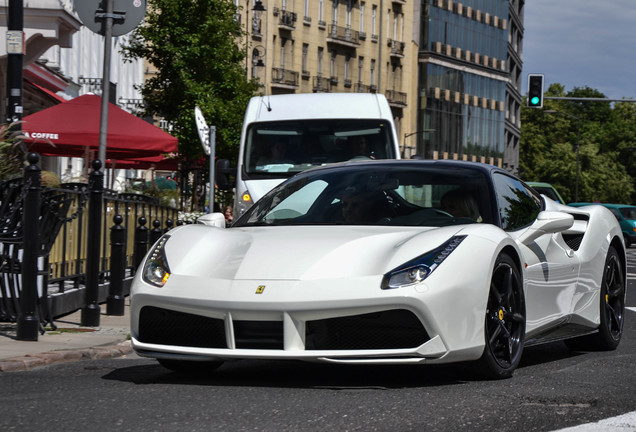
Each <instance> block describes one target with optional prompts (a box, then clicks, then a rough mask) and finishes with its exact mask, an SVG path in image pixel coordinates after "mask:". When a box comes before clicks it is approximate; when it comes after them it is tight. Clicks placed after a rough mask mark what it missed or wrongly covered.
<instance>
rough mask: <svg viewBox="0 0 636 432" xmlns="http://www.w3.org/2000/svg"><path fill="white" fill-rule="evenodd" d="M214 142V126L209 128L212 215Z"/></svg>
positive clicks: (211, 210) (212, 210) (211, 207)
mask: <svg viewBox="0 0 636 432" xmlns="http://www.w3.org/2000/svg"><path fill="white" fill-rule="evenodd" d="M215 141H216V126H210V211H209V213H214V190H215V189H216V188H215V186H216V181H215V177H214V151H215V148H214V146H215Z"/></svg>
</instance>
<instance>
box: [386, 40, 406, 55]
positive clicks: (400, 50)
mask: <svg viewBox="0 0 636 432" xmlns="http://www.w3.org/2000/svg"><path fill="white" fill-rule="evenodd" d="M405 46H406V44H405V43H404V42H400V41H396V40H389V47H390V48H391V53H390V56H391V57H393V58H403V57H404V47H405Z"/></svg>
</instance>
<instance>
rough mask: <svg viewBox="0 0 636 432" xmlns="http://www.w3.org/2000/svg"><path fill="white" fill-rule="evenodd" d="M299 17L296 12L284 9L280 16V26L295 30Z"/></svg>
mask: <svg viewBox="0 0 636 432" xmlns="http://www.w3.org/2000/svg"><path fill="white" fill-rule="evenodd" d="M297 19H298V16H297V15H296V14H295V13H294V12H289V11H286V10H282V11H280V17H279V18H278V28H279V29H283V30H289V31H291V30H294V29H295V28H296V20H297Z"/></svg>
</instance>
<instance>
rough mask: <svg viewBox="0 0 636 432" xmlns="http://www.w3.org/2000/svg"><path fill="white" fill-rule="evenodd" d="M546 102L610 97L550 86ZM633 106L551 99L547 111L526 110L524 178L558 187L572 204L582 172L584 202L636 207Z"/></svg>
mask: <svg viewBox="0 0 636 432" xmlns="http://www.w3.org/2000/svg"><path fill="white" fill-rule="evenodd" d="M546 96H547V97H549V96H554V97H563V96H568V97H584V98H604V97H605V96H604V95H603V94H602V93H600V92H598V91H596V90H594V89H590V88H588V87H585V88H583V89H580V88H575V89H574V90H573V91H572V92H565V90H564V87H563V86H562V85H561V84H552V85H550V87H549V88H548V89H547V91H546ZM627 105H631V104H628V103H618V104H616V105H615V106H614V107H612V106H611V104H610V103H609V102H588V101H569V100H550V99H548V100H546V101H545V103H544V109H543V110H539V109H533V108H526V107H522V110H521V111H522V112H521V127H522V133H521V144H520V151H519V165H520V175H521V176H522V178H524V179H526V180H534V181H546V182H549V183H552V184H553V185H554V186H555V187H556V188H557V189H558V190H559V192H560V193H561V195H563V198H564V199H565V200H566V201H567V202H572V201H574V200H575V199H576V189H577V171H578V201H602V202H616V203H631V202H633V196H632V195H633V194H634V190H635V189H634V177H633V174H634V173H633V172H630V170H633V168H631V167H632V166H633V164H631V163H630V161H631V160H632V158H633V155H634V154H636V153H635V150H636V124H635V121H634V117H633V111H632V110H633V109H634V107H632V106H629V107H628V106H627ZM577 148H578V150H577ZM577 157H578V163H577ZM577 166H578V168H577Z"/></svg>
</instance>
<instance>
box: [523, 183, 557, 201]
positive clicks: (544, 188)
mask: <svg viewBox="0 0 636 432" xmlns="http://www.w3.org/2000/svg"><path fill="white" fill-rule="evenodd" d="M526 184H527V185H528V186H530V187H531V188H532V189H534V190H536V191H537V192H539V193H540V194H543V195H545V196H547V197H548V198H550V199H552V200H554V201H556V202H558V203H559V204H565V201H564V200H563V198H562V197H561V194H560V193H559V191H558V190H556V189H555V188H554V186H552V185H551V184H550V183H543V182H526Z"/></svg>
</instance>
